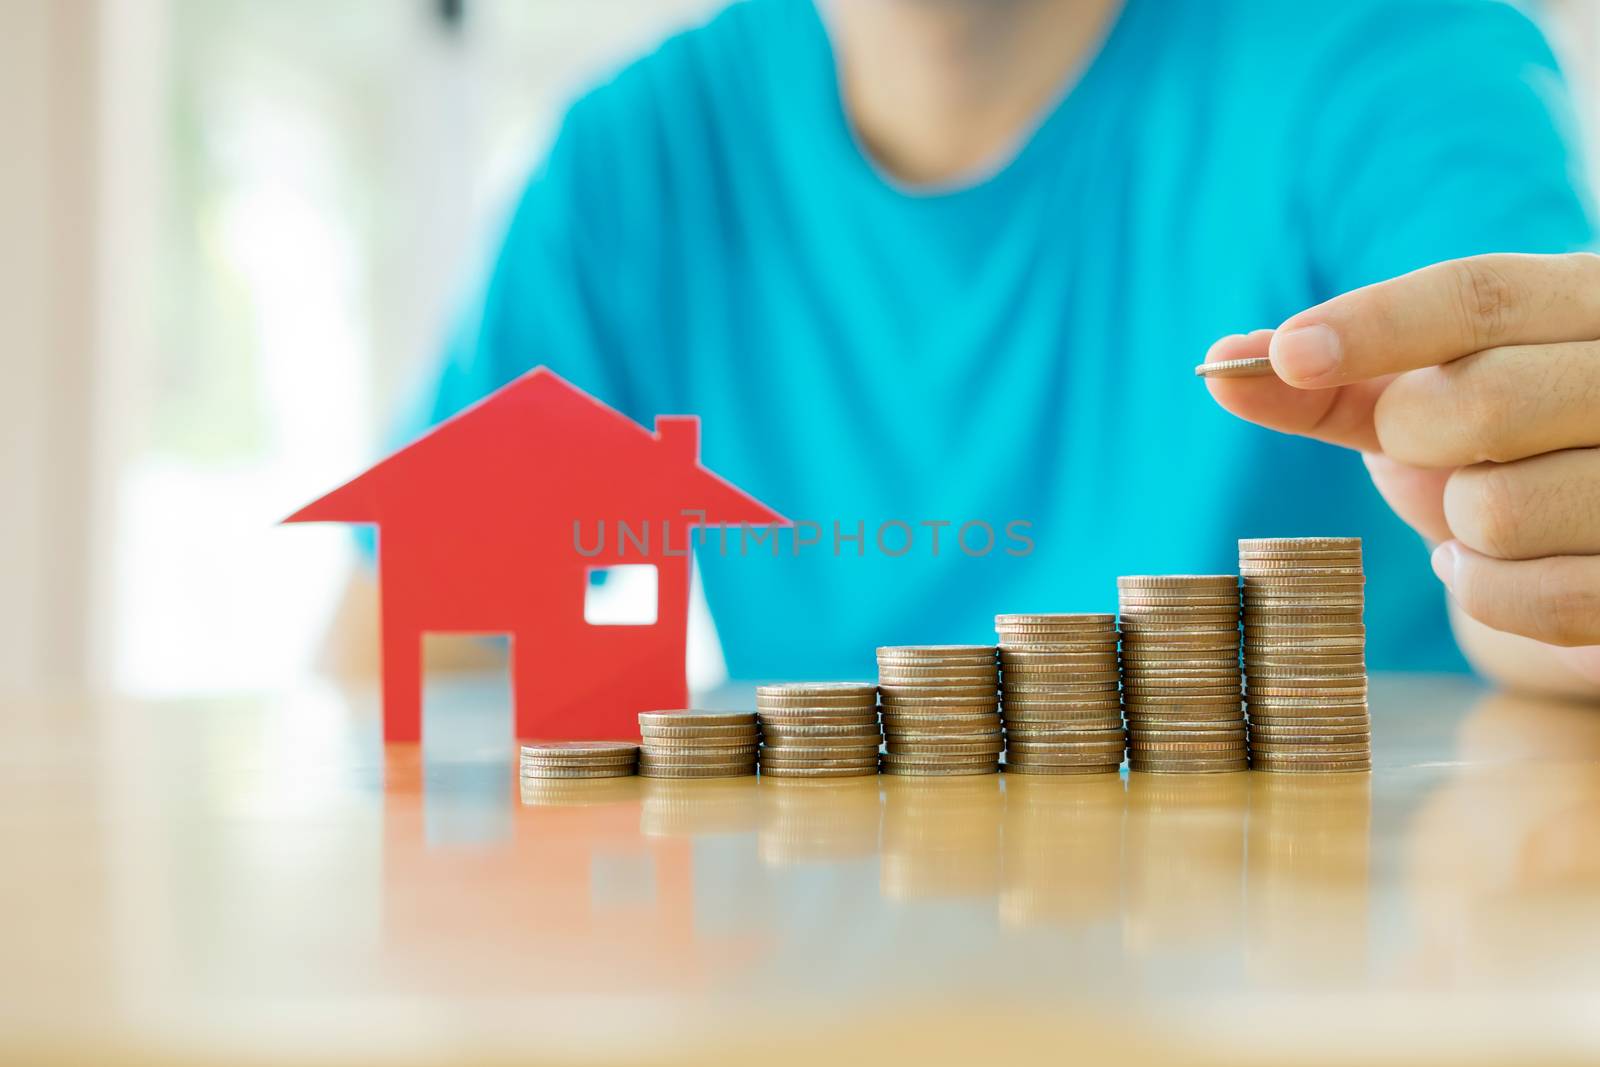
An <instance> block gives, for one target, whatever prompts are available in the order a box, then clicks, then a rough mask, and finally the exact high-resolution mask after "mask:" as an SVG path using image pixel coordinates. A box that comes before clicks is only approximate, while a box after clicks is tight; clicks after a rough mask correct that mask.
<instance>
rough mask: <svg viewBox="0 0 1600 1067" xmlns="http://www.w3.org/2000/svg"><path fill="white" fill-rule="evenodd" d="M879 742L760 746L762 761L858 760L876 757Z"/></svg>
mask: <svg viewBox="0 0 1600 1067" xmlns="http://www.w3.org/2000/svg"><path fill="white" fill-rule="evenodd" d="M880 743H881V742H879V740H878V739H877V738H873V739H871V740H868V741H863V742H860V743H859V744H854V745H842V744H840V745H833V744H827V745H812V744H792V745H762V746H761V753H760V754H761V758H762V759H859V758H861V757H864V756H873V757H876V756H877V753H878V747H879V744H880Z"/></svg>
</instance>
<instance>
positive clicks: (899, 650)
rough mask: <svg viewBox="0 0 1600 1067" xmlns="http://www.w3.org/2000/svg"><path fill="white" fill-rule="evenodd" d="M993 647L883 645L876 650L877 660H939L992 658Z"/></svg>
mask: <svg viewBox="0 0 1600 1067" xmlns="http://www.w3.org/2000/svg"><path fill="white" fill-rule="evenodd" d="M994 654H995V646H993V645H885V646H882V647H880V648H879V649H878V659H879V661H880V662H881V661H882V660H884V659H894V658H905V659H939V658H941V657H948V656H993V655H994Z"/></svg>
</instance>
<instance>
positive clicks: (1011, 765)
mask: <svg viewBox="0 0 1600 1067" xmlns="http://www.w3.org/2000/svg"><path fill="white" fill-rule="evenodd" d="M994 628H995V632H996V633H998V634H999V635H1000V671H1001V675H1000V717H1001V719H1002V720H1003V722H1004V724H1005V730H1006V771H1007V773H1009V774H1103V773H1115V772H1116V771H1117V769H1118V768H1120V767H1121V766H1122V751H1123V746H1124V744H1125V742H1126V736H1125V735H1124V733H1123V729H1122V702H1121V699H1120V697H1119V694H1118V692H1117V688H1118V671H1117V617H1116V616H1115V615H1087V614H1079V615H996V616H995V617H994Z"/></svg>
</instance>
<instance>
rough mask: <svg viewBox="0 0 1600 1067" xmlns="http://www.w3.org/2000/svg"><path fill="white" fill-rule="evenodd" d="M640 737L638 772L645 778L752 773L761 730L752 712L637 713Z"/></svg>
mask: <svg viewBox="0 0 1600 1067" xmlns="http://www.w3.org/2000/svg"><path fill="white" fill-rule="evenodd" d="M639 734H640V737H641V738H643V740H642V741H641V742H640V745H639V773H640V774H642V775H644V776H645V777H646V778H738V777H741V776H743V775H747V774H754V773H756V747H757V746H758V745H759V744H760V742H761V730H760V727H758V726H757V725H756V714H755V712H753V711H641V712H640V713H639Z"/></svg>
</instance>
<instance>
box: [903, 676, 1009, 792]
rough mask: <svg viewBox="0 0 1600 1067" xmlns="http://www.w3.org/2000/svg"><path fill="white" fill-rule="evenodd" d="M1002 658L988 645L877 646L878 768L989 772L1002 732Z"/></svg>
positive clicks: (997, 760) (934, 772) (993, 768)
mask: <svg viewBox="0 0 1600 1067" xmlns="http://www.w3.org/2000/svg"><path fill="white" fill-rule="evenodd" d="M999 668H1000V665H999V663H998V662H996V660H995V647H994V646H993V645H920V646H901V647H896V648H880V649H878V691H879V693H880V694H881V695H882V699H883V736H884V749H885V751H884V755H883V772H884V773H885V774H905V775H919V776H932V775H960V774H993V773H995V772H996V771H997V770H999V769H1000V752H1001V750H1002V749H1003V748H1004V747H1005V742H1004V741H1003V740H1002V738H1001V734H1000V694H999V685H1000V669H999Z"/></svg>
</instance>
